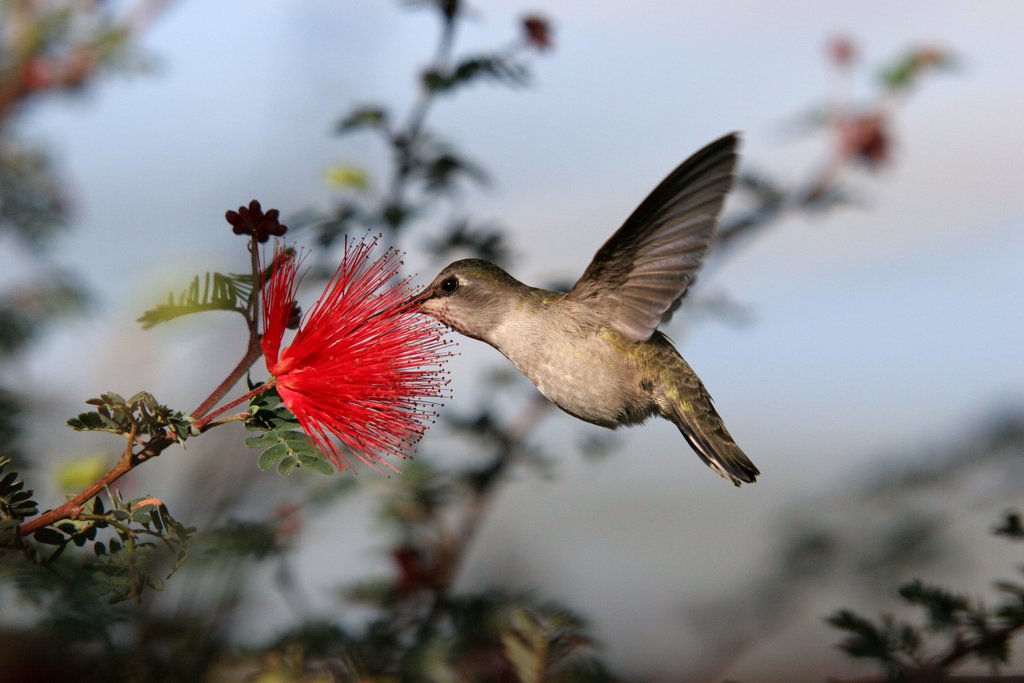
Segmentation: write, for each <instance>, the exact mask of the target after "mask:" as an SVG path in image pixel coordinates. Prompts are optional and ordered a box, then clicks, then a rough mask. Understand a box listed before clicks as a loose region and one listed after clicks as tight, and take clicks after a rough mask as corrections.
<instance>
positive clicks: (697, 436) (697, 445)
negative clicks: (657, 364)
mask: <svg viewBox="0 0 1024 683" xmlns="http://www.w3.org/2000/svg"><path fill="white" fill-rule="evenodd" d="M706 398H707V401H706V402H705V401H700V403H701V404H703V405H700V406H699V409H700V412H701V413H702V414H701V416H700V419H698V420H695V419H694V415H693V410H694V407H695V406H693V404H692V403H689V402H687V403H684V404H683V405H678V406H674V407H673V408H674V410H673V414H672V415H669V416H668V417H669V419H670V420H672V422H674V423H675V425H676V427H678V428H679V431H680V432H682V434H683V436H684V437H686V442H687V443H689V444H690V447H691V448H693V450H694V451H696V453H697V455H698V456H700V459H701V460H703V461H704V464H706V465H707V466H708V467H710V468H711V469H713V470H714V471H715V472H717V473H718V474H719V476H721V477H722V478H723V479H725V480H727V481H731V482H732V483H733V484H735V485H736V486H739V485H740V484H744V483H746V484H753V483H754V482H755V481H756V480H757V475H759V474H761V471H760V470H758V469H757V467H756V466H755V465H754V463H752V462H751V461H750V458H748V457H747V454H746V453H744V452H743V450H742V449H740V447H739V446H737V445H736V442H735V441H733V439H732V436H730V434H729V430H727V429H726V428H725V423H723V422H722V418H721V417H719V415H718V412H717V411H716V410H715V408H714V406H712V405H711V397H710V396H706Z"/></svg>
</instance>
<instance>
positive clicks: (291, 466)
mask: <svg viewBox="0 0 1024 683" xmlns="http://www.w3.org/2000/svg"><path fill="white" fill-rule="evenodd" d="M298 467H299V461H298V460H296V459H295V457H294V456H291V455H289V456H287V457H286V458H284V459H283V460H281V462H279V463H277V473H278V474H284V475H288V474H292V473H293V472H294V471H295V470H296V469H298Z"/></svg>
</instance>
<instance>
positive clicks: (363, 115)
mask: <svg viewBox="0 0 1024 683" xmlns="http://www.w3.org/2000/svg"><path fill="white" fill-rule="evenodd" d="M387 126H388V112H387V110H386V109H384V108H383V107H378V106H374V105H367V106H362V107H356V108H355V109H353V110H352V111H351V112H349V113H348V115H347V116H346V117H345V118H343V119H342V120H341V121H339V122H338V125H337V126H336V127H335V132H337V133H338V134H343V133H352V132H355V131H357V130H365V129H375V128H376V129H386V128H387Z"/></svg>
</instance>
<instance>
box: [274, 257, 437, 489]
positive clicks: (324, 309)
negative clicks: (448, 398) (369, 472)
mask: <svg viewBox="0 0 1024 683" xmlns="http://www.w3.org/2000/svg"><path fill="white" fill-rule="evenodd" d="M376 245H377V239H373V240H371V241H369V242H365V241H353V242H349V241H348V240H347V239H346V241H345V255H344V257H343V258H342V261H341V265H340V266H338V270H337V271H335V273H334V275H333V277H332V278H331V280H330V281H329V282H328V283H327V287H326V288H325V290H324V293H323V294H322V295H321V296H320V298H319V299H318V300H317V302H316V303H315V304H314V305H313V307H312V308H311V309H310V310H309V311H308V312H307V313H306V315H305V316H304V318H303V320H302V322H301V324H300V325H299V329H298V331H297V332H296V333H295V337H294V339H292V343H291V344H290V345H289V346H287V347H286V348H284V349H283V350H282V349H281V343H282V338H283V337H284V332H285V329H286V328H287V326H288V319H289V317H290V316H292V314H293V311H294V301H295V292H296V290H297V289H298V285H299V282H300V281H301V276H300V275H299V268H300V266H301V264H302V261H303V257H297V258H287V257H283V258H282V256H283V255H284V253H285V252H284V250H283V249H282V248H281V247H280V246H278V247H276V248H275V250H274V256H275V261H274V267H273V274H272V275H271V276H270V279H269V280H268V281H267V282H265V283H264V285H263V321H264V333H263V340H262V344H263V355H264V356H265V358H266V362H267V370H269V371H270V374H271V375H273V376H274V378H275V383H276V386H277V392H278V394H280V396H281V399H282V400H283V401H284V404H285V405H286V406H287V407H288V409H289V410H290V411H292V413H294V414H295V417H296V418H298V420H299V424H301V425H302V428H303V430H304V431H305V432H306V434H307V435H308V436H309V437H310V439H312V440H313V442H314V443H316V445H317V446H318V447H319V448H320V449H321V450H322V451H323V452H324V453H325V454H326V455H327V457H328V458H330V460H331V462H333V463H334V465H335V466H336V467H337V468H338V469H346V468H347V467H348V466H349V462H348V459H347V458H346V457H345V454H344V453H343V452H342V450H341V449H340V448H339V447H338V445H337V443H336V442H335V441H334V439H332V438H331V437H332V436H333V437H336V438H337V439H338V440H340V441H341V443H342V444H344V446H345V447H346V448H347V449H348V451H349V452H351V453H352V454H354V455H355V456H356V457H358V458H359V459H360V460H362V461H363V462H365V463H366V464H368V465H370V466H371V467H373V468H374V469H377V465H378V464H384V465H385V466H387V467H388V468H390V469H395V468H394V466H393V465H392V464H391V463H389V462H388V461H387V460H385V457H386V456H389V455H395V456H400V457H408V454H409V452H410V451H411V449H412V448H413V447H414V446H415V444H416V442H418V441H419V440H420V438H422V436H423V433H424V432H425V431H426V429H427V427H428V426H429V425H430V424H431V423H432V422H433V420H434V418H435V417H436V416H437V413H436V412H435V408H436V407H437V406H438V405H439V403H440V399H442V398H444V397H445V387H446V386H447V385H448V379H447V373H446V371H445V370H444V368H443V364H444V362H445V361H446V359H447V358H448V357H449V356H450V355H451V353H450V352H448V351H447V350H446V349H447V347H448V346H449V342H447V341H446V340H445V339H443V338H442V331H441V329H440V328H439V327H438V326H437V325H436V323H434V322H433V321H432V320H431V319H430V318H427V317H426V316H421V315H417V314H415V313H414V312H413V311H412V310H411V309H410V308H409V306H408V305H407V304H406V303H405V301H406V300H407V299H408V297H409V291H408V282H409V280H408V279H406V280H403V281H401V282H399V283H397V284H394V283H393V279H394V278H395V276H396V275H397V273H398V270H399V268H400V266H401V254H400V253H399V252H398V251H395V250H394V249H388V250H387V251H386V252H385V253H384V254H383V255H382V256H380V257H379V258H377V259H376V260H371V254H372V252H373V251H374V248H375V247H376Z"/></svg>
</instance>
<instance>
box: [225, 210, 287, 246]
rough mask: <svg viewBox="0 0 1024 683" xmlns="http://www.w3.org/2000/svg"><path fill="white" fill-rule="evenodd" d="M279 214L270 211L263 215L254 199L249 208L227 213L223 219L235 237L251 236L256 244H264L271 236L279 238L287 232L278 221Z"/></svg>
mask: <svg viewBox="0 0 1024 683" xmlns="http://www.w3.org/2000/svg"><path fill="white" fill-rule="evenodd" d="M280 215H281V212H280V211H278V210H277V209H271V210H270V211H267V212H266V213H263V207H261V206H260V203H259V202H258V201H256V200H255V199H254V200H252V201H251V202H249V206H248V207H245V206H240V207H238V211H228V212H227V213H225V214H224V218H226V219H227V221H228V223H230V224H231V231H232V232H234V233H235V234H236V235H251V236H253V237H255V238H256V241H257V242H266V241H267V240H268V239H270V236H271V235H274V236H275V237H280V236H281V235H283V234H285V233H286V232H288V226H286V225H282V224H281V223H280V221H278V216H280Z"/></svg>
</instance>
